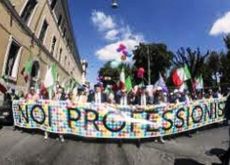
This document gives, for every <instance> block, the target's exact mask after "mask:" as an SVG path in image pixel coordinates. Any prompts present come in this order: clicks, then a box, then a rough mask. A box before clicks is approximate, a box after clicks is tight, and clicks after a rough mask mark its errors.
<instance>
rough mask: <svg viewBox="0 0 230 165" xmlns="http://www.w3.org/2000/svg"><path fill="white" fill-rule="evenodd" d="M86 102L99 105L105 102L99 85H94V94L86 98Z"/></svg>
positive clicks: (104, 96)
mask: <svg viewBox="0 0 230 165" xmlns="http://www.w3.org/2000/svg"><path fill="white" fill-rule="evenodd" d="M88 102H94V103H96V104H101V103H104V102H106V95H105V94H104V93H103V92H102V89H101V86H100V84H96V85H94V92H93V93H91V94H90V95H89V96H88Z"/></svg>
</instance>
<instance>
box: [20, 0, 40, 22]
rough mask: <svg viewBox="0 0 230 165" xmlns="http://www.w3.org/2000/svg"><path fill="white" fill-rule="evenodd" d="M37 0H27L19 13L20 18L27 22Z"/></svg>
mask: <svg viewBox="0 0 230 165" xmlns="http://www.w3.org/2000/svg"><path fill="white" fill-rule="evenodd" d="M37 3H38V2H37V0H28V1H27V3H26V6H25V8H24V9H23V12H22V13H21V18H22V20H23V21H24V22H25V23H27V22H28V20H29V18H30V16H31V14H32V12H33V10H34V8H35V6H36V4H37Z"/></svg>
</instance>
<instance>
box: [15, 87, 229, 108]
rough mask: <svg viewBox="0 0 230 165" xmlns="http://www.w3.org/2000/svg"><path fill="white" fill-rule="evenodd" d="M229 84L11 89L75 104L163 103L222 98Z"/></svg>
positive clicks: (18, 96)
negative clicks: (199, 87)
mask: <svg viewBox="0 0 230 165" xmlns="http://www.w3.org/2000/svg"><path fill="white" fill-rule="evenodd" d="M229 91H230V88H226V90H225V91H224V92H221V90H220V89H219V88H216V89H206V90H196V91H194V92H192V93H191V92H189V91H188V90H178V89H174V90H171V91H168V90H167V91H165V90H164V89H163V88H162V87H160V86H158V87H154V86H151V85H150V86H134V87H133V88H132V89H131V90H130V91H127V90H126V89H116V90H114V88H113V87H112V86H111V85H107V86H106V87H104V86H103V85H102V84H99V83H98V84H96V85H94V89H90V88H89V87H88V86H86V85H81V86H78V87H76V88H73V89H71V90H65V89H64V88H63V87H61V86H60V85H59V84H58V83H57V85H56V86H55V88H53V89H52V90H50V89H49V90H48V89H46V88H44V87H41V88H38V89H36V88H35V87H33V86H32V87H30V89H29V91H28V93H26V94H24V93H23V91H20V92H18V93H17V94H16V92H15V91H14V90H12V92H11V93H12V94H13V99H26V100H34V101H36V100H39V99H44V100H47V99H50V100H57V101H58V100H62V101H64V100H67V101H70V102H72V103H75V104H85V103H87V102H90V103H97V104H100V103H109V104H119V105H123V106H126V105H141V106H145V105H158V104H165V103H180V102H186V103H188V104H189V103H190V102H192V101H195V100H202V99H210V98H221V97H224V96H227V95H228V94H229Z"/></svg>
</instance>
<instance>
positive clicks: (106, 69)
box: [98, 61, 133, 84]
mask: <svg viewBox="0 0 230 165" xmlns="http://www.w3.org/2000/svg"><path fill="white" fill-rule="evenodd" d="M110 64H111V61H109V62H107V63H105V64H104V66H103V67H102V68H100V70H99V72H98V73H99V76H100V77H110V80H105V81H104V83H105V84H114V83H117V82H118V81H119V80H120V72H121V69H122V67H124V69H125V76H126V77H128V76H131V77H132V74H133V67H132V66H131V65H130V64H120V65H119V66H118V67H117V68H112V67H111V65H110Z"/></svg>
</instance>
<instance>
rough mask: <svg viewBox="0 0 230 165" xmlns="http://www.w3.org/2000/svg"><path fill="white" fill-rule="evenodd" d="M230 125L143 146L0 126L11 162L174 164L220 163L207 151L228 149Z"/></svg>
mask: <svg viewBox="0 0 230 165" xmlns="http://www.w3.org/2000/svg"><path fill="white" fill-rule="evenodd" d="M227 147H228V127H214V128H209V129H206V130H200V131H198V132H196V133H195V134H193V136H192V137H188V136H182V135H181V136H178V137H174V138H171V139H169V140H166V142H165V144H160V143H158V142H154V140H152V141H148V142H142V143H141V145H140V147H139V148H138V147H137V145H135V144H134V143H127V142H125V143H123V144H121V145H119V144H118V143H115V142H108V140H107V141H106V142H104V143H103V142H101V141H92V140H91V141H89V140H88V141H85V140H83V139H80V140H79V139H77V138H73V137H72V138H66V140H65V142H64V143H61V142H60V141H58V140H57V139H56V138H55V137H51V138H49V139H48V140H47V141H45V140H44V139H43V135H42V134H40V133H34V134H33V133H31V132H29V131H26V132H22V131H20V130H16V131H14V129H13V127H3V128H2V129H1V130H0V148H1V150H0V162H1V164H2V165H8V164H17V165H19V164H23V165H27V164H28V165H33V164H49V165H51V164H55V165H59V164H60V165H61V164H68V165H69V164H81V165H89V164H95V165H107V164H109V165H127V164H130V165H139V164H143V165H148V164H151V165H171V164H186V165H187V164H188V165H189V164H195V165H196V164H205V165H206V164H207V165H208V164H212V163H217V164H218V163H220V161H219V159H218V158H217V157H216V156H210V154H207V153H208V151H209V150H211V149H214V148H219V149H227Z"/></svg>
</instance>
